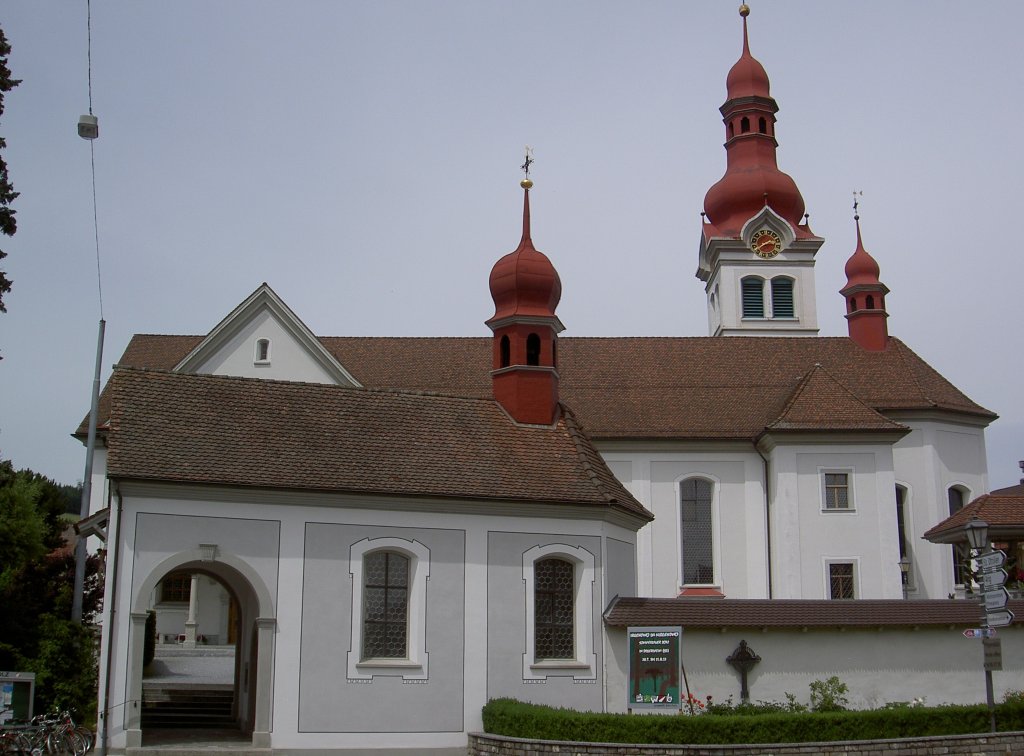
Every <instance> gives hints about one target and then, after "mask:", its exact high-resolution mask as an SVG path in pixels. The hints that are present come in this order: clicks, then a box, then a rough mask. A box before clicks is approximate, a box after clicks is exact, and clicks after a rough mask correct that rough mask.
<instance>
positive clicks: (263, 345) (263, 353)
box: [253, 339, 270, 365]
mask: <svg viewBox="0 0 1024 756" xmlns="http://www.w3.org/2000/svg"><path fill="white" fill-rule="evenodd" d="M253 361H254V362H255V363H256V364H257V365H269V364H270V339H256V354H255V356H254V358H253Z"/></svg>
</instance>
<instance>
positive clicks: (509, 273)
mask: <svg viewBox="0 0 1024 756" xmlns="http://www.w3.org/2000/svg"><path fill="white" fill-rule="evenodd" d="M520 185H521V186H522V187H523V190H524V192H523V238H522V239H521V240H520V242H519V246H518V247H517V248H516V250H515V251H514V252H510V253H509V254H507V255H505V256H504V257H502V258H501V259H500V260H498V262H496V263H495V264H494V267H493V268H492V269H491V276H490V281H489V284H490V289H491V298H492V299H493V300H494V315H493V316H492V317H491V319H490V320H489V321H488V323H491V322H494V321H498V320H502V319H504V318H508V317H513V316H532V317H554V314H555V308H556V307H558V302H559V300H560V299H561V298H562V282H561V280H560V279H559V278H558V271H556V270H555V266H554V265H552V264H551V261H550V260H549V259H548V258H547V256H546V255H545V254H544V253H542V252H538V251H537V250H536V249H535V248H534V246H533V241H532V240H531V239H530V187H531V186H533V182H532V181H531V180H530V179H524V180H523V181H521V182H520Z"/></svg>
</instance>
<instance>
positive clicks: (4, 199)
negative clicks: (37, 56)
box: [0, 29, 21, 312]
mask: <svg viewBox="0 0 1024 756" xmlns="http://www.w3.org/2000/svg"><path fill="white" fill-rule="evenodd" d="M10 52H11V46H10V44H8V42H7V37H6V36H5V35H4V30H3V29H0V117H2V116H3V114H4V94H5V93H6V92H10V91H11V90H12V89H14V88H15V87H16V86H18V84H20V83H21V81H20V80H19V79H14V78H12V77H11V69H10V68H8V66H7V56H8V55H9V54H10ZM5 147H7V142H6V140H5V139H4V138H3V137H0V234H5V235H7V236H14V232H15V231H17V230H18V224H17V223H16V222H15V219H14V215H15V211H14V210H12V209H11V203H12V202H13V201H14V200H15V198H16V197H17V196H18V193H17V192H16V191H14V185H13V184H12V183H11V180H10V177H9V176H8V175H7V163H6V161H5V160H4V157H3V150H4V148H5ZM5 257H7V253H6V252H4V251H3V250H2V249H0V260H3V259H4V258H5ZM10 290H11V281H10V279H8V278H7V276H6V274H5V273H4V272H3V271H2V270H0V312H7V305H5V304H4V294H6V293H7V292H9V291H10Z"/></svg>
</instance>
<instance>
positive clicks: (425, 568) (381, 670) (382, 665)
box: [346, 536, 430, 680]
mask: <svg viewBox="0 0 1024 756" xmlns="http://www.w3.org/2000/svg"><path fill="white" fill-rule="evenodd" d="M376 551H391V552H397V553H399V554H401V555H402V556H404V557H407V558H408V559H409V590H408V594H407V596H408V604H407V615H406V617H407V622H408V625H407V628H406V640H405V643H406V658H404V659H397V658H395V659H391V658H371V659H363V658H362V653H363V592H364V591H365V589H366V581H365V578H364V577H363V567H364V561H363V560H364V557H366V556H367V555H368V554H371V553H373V552H376ZM349 578H350V579H351V581H352V606H351V611H350V613H349V614H350V620H349V621H350V624H351V628H350V635H349V650H348V654H347V657H346V668H347V675H348V678H349V679H351V680H371V679H373V677H374V676H375V675H392V676H401V678H402V679H403V680H426V679H427V678H428V661H429V658H430V654H429V653H427V581H428V580H429V579H430V549H428V548H427V547H426V546H425V545H423V544H422V543H420V542H419V541H416V540H409V539H405V538H394V537H390V536H386V537H382V538H364V539H363V540H361V541H357V542H356V543H354V544H352V546H351V547H349Z"/></svg>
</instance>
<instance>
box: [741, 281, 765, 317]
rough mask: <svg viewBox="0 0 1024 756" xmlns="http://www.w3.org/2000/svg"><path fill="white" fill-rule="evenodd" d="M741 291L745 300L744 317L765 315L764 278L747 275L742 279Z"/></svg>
mask: <svg viewBox="0 0 1024 756" xmlns="http://www.w3.org/2000/svg"><path fill="white" fill-rule="evenodd" d="M740 293H741V298H742V300H743V317H745V318H763V317H764V279H763V278H759V277H758V276H747V277H746V278H744V279H743V280H742V281H740Z"/></svg>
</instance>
